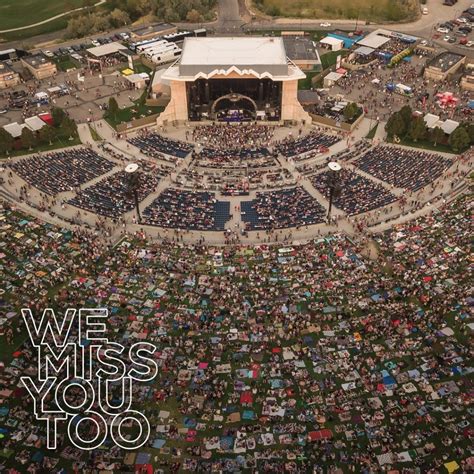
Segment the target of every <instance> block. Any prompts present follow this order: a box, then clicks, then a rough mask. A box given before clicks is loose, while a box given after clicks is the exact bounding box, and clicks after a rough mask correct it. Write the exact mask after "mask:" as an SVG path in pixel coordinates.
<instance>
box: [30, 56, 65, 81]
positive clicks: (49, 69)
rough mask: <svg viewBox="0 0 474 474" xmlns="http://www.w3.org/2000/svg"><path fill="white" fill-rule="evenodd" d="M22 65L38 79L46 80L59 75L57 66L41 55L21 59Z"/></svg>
mask: <svg viewBox="0 0 474 474" xmlns="http://www.w3.org/2000/svg"><path fill="white" fill-rule="evenodd" d="M21 63H22V64H23V66H25V68H26V69H28V71H30V72H31V74H32V75H33V77H35V78H36V79H46V78H48V77H51V76H54V75H55V74H56V73H57V71H58V70H57V68H56V64H54V63H53V62H51V61H50V60H49V59H46V58H45V57H44V56H42V55H41V54H36V55H34V56H26V57H24V58H21Z"/></svg>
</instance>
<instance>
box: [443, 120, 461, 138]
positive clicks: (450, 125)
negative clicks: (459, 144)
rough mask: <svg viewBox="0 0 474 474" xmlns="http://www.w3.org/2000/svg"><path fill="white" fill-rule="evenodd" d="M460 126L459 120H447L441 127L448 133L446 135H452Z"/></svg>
mask: <svg viewBox="0 0 474 474" xmlns="http://www.w3.org/2000/svg"><path fill="white" fill-rule="evenodd" d="M458 127H459V122H456V121H455V120H450V119H448V120H445V121H444V123H442V124H441V128H442V130H443V131H444V133H446V135H451V133H453V132H454V130H456V129H457V128H458Z"/></svg>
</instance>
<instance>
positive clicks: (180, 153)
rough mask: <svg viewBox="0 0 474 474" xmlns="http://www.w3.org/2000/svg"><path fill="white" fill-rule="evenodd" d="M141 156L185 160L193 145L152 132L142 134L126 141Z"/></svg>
mask: <svg viewBox="0 0 474 474" xmlns="http://www.w3.org/2000/svg"><path fill="white" fill-rule="evenodd" d="M128 142H129V143H130V144H131V145H134V146H136V147H137V148H138V149H139V150H140V151H141V152H142V153H143V154H145V155H147V156H150V157H152V158H162V157H163V154H165V155H169V156H173V157H176V158H185V157H186V156H188V155H189V153H191V151H192V150H193V148H194V147H193V145H191V144H190V143H186V142H183V141H180V140H173V139H171V138H167V137H164V136H163V135H159V134H158V133H154V132H149V131H146V132H143V133H141V134H140V135H137V136H136V137H132V138H129V139H128Z"/></svg>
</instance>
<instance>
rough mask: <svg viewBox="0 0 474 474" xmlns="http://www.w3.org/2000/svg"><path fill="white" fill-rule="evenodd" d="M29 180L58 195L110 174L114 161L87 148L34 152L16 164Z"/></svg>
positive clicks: (13, 167) (19, 171) (43, 189)
mask: <svg viewBox="0 0 474 474" xmlns="http://www.w3.org/2000/svg"><path fill="white" fill-rule="evenodd" d="M10 166H11V168H12V169H13V170H14V171H15V172H16V173H18V174H19V175H20V176H21V177H22V178H23V179H24V180H25V181H26V182H27V183H29V184H31V185H32V186H34V187H35V188H38V189H39V190H40V191H43V192H45V193H46V194H51V195H53V196H55V195H56V194H58V193H61V192H64V191H73V190H74V189H75V188H77V187H78V186H80V185H81V184H84V183H87V181H90V180H91V179H94V178H96V177H97V176H100V175H102V174H105V173H108V172H109V171H110V170H111V169H112V168H113V167H114V164H113V163H111V162H110V161H108V160H106V159H105V158H103V157H102V156H100V155H98V154H97V153H95V152H94V151H92V150H89V149H87V148H75V149H74V150H67V151H60V152H55V153H46V154H44V155H34V156H32V157H30V158H26V159H24V160H19V161H16V162H15V163H12V164H11V165H10Z"/></svg>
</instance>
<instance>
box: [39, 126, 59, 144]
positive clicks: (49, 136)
mask: <svg viewBox="0 0 474 474" xmlns="http://www.w3.org/2000/svg"><path fill="white" fill-rule="evenodd" d="M55 138H56V131H55V130H54V128H53V127H50V126H49V125H46V126H44V127H43V128H42V129H41V130H40V131H39V139H40V141H41V142H42V143H49V144H50V145H51V143H52V142H53V140H54V139H55Z"/></svg>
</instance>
